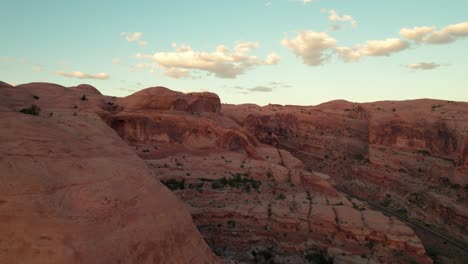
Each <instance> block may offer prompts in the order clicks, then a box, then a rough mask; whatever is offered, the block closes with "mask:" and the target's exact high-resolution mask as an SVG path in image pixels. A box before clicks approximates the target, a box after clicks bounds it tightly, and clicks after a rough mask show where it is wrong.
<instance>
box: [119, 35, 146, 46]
mask: <svg viewBox="0 0 468 264" xmlns="http://www.w3.org/2000/svg"><path fill="white" fill-rule="evenodd" d="M120 35H121V36H124V37H125V39H126V40H127V41H128V42H136V43H137V44H138V45H139V46H146V45H147V44H148V42H147V41H143V40H141V37H143V33H141V32H133V33H132V32H122V33H121V34H120Z"/></svg>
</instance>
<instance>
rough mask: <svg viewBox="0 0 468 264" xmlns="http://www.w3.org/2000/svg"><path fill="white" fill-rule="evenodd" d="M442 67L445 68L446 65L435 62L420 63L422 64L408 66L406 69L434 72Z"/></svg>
mask: <svg viewBox="0 0 468 264" xmlns="http://www.w3.org/2000/svg"><path fill="white" fill-rule="evenodd" d="M441 66H445V65H442V64H437V63H434V62H420V63H414V64H408V65H406V67H407V68H408V69H411V70H433V69H436V68H439V67H441Z"/></svg>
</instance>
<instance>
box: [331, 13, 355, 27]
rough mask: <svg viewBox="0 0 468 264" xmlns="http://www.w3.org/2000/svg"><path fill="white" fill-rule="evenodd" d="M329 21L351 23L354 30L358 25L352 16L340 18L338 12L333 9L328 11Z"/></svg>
mask: <svg viewBox="0 0 468 264" xmlns="http://www.w3.org/2000/svg"><path fill="white" fill-rule="evenodd" d="M328 20H329V21H330V22H349V23H350V24H351V26H352V27H353V28H354V27H356V25H357V22H356V20H354V18H353V17H352V16H350V15H346V14H345V15H342V16H340V15H339V14H338V12H337V11H335V10H333V9H332V10H329V11H328Z"/></svg>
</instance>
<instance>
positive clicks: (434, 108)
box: [432, 105, 443, 111]
mask: <svg viewBox="0 0 468 264" xmlns="http://www.w3.org/2000/svg"><path fill="white" fill-rule="evenodd" d="M442 106H443V105H433V106H432V111H435V110H436V108H439V107H442Z"/></svg>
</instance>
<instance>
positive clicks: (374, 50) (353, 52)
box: [336, 38, 409, 62]
mask: <svg viewBox="0 0 468 264" xmlns="http://www.w3.org/2000/svg"><path fill="white" fill-rule="evenodd" d="M408 47H409V43H408V42H406V41H403V40H401V39H397V38H389V39H385V40H370V41H367V42H366V44H365V45H356V46H354V47H351V48H350V47H338V48H336V52H337V53H338V55H339V56H340V57H341V59H342V60H344V61H345V62H354V61H358V60H360V59H361V58H363V57H368V56H389V55H390V54H392V53H396V52H399V51H402V50H405V49H407V48H408Z"/></svg>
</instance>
